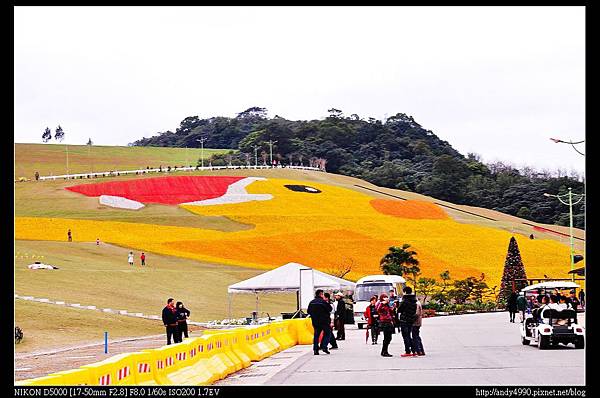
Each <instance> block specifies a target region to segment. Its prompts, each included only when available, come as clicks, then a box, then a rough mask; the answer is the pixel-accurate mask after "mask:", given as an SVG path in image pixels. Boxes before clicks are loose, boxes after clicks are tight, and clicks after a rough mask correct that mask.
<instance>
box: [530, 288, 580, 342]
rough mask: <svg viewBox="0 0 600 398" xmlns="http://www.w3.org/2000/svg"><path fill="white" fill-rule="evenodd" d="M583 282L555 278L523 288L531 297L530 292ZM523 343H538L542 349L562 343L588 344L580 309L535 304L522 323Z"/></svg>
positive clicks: (552, 289) (534, 292)
mask: <svg viewBox="0 0 600 398" xmlns="http://www.w3.org/2000/svg"><path fill="white" fill-rule="evenodd" d="M577 288H579V285H577V284H576V283H574V282H562V281H551V282H543V283H537V284H535V285H531V286H527V287H525V288H523V289H521V292H522V293H523V294H525V298H527V295H528V294H537V293H538V292H540V291H544V292H545V291H554V290H559V291H560V290H566V289H568V290H571V289H577ZM520 331H521V343H522V344H523V345H529V344H531V343H534V344H537V346H538V348H539V349H540V350H545V349H548V348H550V347H551V346H558V345H559V344H565V345H567V344H570V343H572V344H573V345H575V348H584V346H585V328H584V327H583V326H581V325H579V323H578V319H577V312H576V311H575V310H573V309H562V310H559V309H554V308H548V307H547V308H535V309H533V310H532V311H531V314H527V316H526V318H525V321H524V322H523V323H522V324H521V327H520Z"/></svg>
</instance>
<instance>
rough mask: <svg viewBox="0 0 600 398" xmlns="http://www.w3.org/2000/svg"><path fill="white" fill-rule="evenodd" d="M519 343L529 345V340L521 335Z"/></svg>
mask: <svg viewBox="0 0 600 398" xmlns="http://www.w3.org/2000/svg"><path fill="white" fill-rule="evenodd" d="M521 343H522V344H523V345H529V343H530V341H529V340H528V339H526V338H525V337H521Z"/></svg>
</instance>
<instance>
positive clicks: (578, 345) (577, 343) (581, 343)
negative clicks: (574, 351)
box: [575, 337, 585, 349]
mask: <svg viewBox="0 0 600 398" xmlns="http://www.w3.org/2000/svg"><path fill="white" fill-rule="evenodd" d="M583 347H585V340H584V339H583V337H580V338H578V339H577V340H576V341H575V348H578V349H582V348H583Z"/></svg>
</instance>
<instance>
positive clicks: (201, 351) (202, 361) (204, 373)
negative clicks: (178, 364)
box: [189, 337, 220, 385]
mask: <svg viewBox="0 0 600 398" xmlns="http://www.w3.org/2000/svg"><path fill="white" fill-rule="evenodd" d="M189 345H190V350H192V351H193V355H194V358H197V360H196V361H195V362H194V363H193V364H192V365H191V366H190V367H189V372H192V373H194V374H196V375H197V376H196V382H197V383H196V384H198V385H206V384H210V383H212V382H213V381H215V380H219V378H220V372H219V370H217V369H215V367H214V365H213V364H212V363H211V361H210V355H212V354H211V353H210V352H209V351H207V345H208V343H207V339H205V338H204V339H203V338H200V337H196V338H194V339H190V342H189Z"/></svg>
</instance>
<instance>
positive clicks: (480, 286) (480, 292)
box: [470, 273, 489, 302]
mask: <svg viewBox="0 0 600 398" xmlns="http://www.w3.org/2000/svg"><path fill="white" fill-rule="evenodd" d="M484 280H485V274H483V273H482V274H481V277H480V278H479V280H478V281H476V282H475V283H474V285H473V289H472V290H471V296H470V298H471V299H472V300H474V301H478V302H483V296H484V295H485V293H486V291H487V290H488V289H489V287H488V285H487V283H485V282H484Z"/></svg>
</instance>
